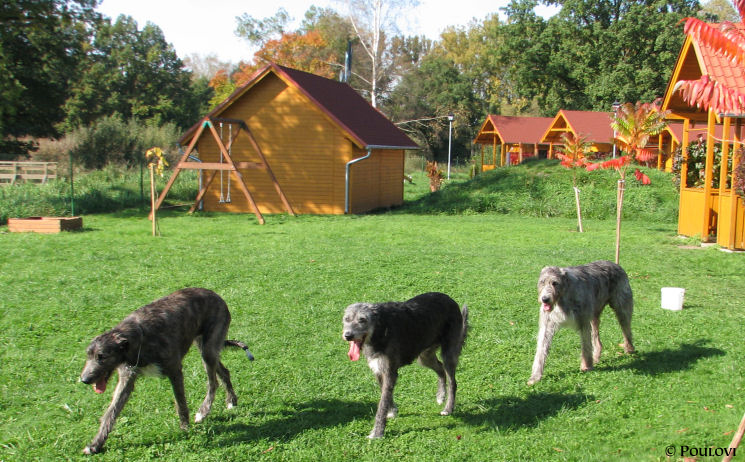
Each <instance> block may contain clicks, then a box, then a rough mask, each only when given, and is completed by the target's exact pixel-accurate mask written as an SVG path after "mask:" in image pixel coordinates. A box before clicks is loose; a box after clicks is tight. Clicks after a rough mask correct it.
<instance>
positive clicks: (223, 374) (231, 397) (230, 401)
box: [217, 361, 238, 409]
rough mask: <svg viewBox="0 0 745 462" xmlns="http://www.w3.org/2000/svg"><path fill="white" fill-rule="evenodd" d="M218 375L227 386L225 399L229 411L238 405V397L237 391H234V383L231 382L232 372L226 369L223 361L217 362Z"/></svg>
mask: <svg viewBox="0 0 745 462" xmlns="http://www.w3.org/2000/svg"><path fill="white" fill-rule="evenodd" d="M217 375H218V376H219V377H220V380H222V383H223V385H225V394H226V395H227V396H226V398H225V406H226V407H227V408H228V409H232V408H234V407H235V406H237V405H238V397H237V396H236V395H235V391H234V390H233V382H231V381H230V371H229V370H228V368H227V367H225V365H224V364H223V363H222V361H218V362H217Z"/></svg>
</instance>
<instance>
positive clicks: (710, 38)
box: [675, 0, 745, 114]
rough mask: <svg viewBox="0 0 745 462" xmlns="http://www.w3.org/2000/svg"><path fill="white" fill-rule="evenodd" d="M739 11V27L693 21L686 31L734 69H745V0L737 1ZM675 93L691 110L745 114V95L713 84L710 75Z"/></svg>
mask: <svg viewBox="0 0 745 462" xmlns="http://www.w3.org/2000/svg"><path fill="white" fill-rule="evenodd" d="M735 7H736V8H737V11H738V13H739V15H740V21H739V22H738V23H732V22H727V21H725V22H722V23H720V24H709V23H706V22H704V21H702V20H700V19H698V18H694V17H689V18H687V19H686V22H685V26H684V28H683V30H684V31H685V33H686V34H687V35H689V36H691V37H692V38H693V39H694V40H696V41H699V42H701V43H704V44H706V45H708V46H709V47H711V48H713V49H714V50H715V52H716V53H718V54H720V55H721V56H724V57H726V58H728V59H729V60H731V61H732V63H733V64H734V65H736V66H740V67H742V66H745V33H744V32H743V28H745V0H735ZM675 89H676V90H677V91H680V92H681V95H682V97H683V99H684V100H685V101H686V102H687V103H688V104H690V105H691V106H696V107H699V108H702V109H704V110H707V111H708V110H713V111H716V112H718V113H738V114H742V113H743V112H745V93H742V92H740V91H738V90H737V89H736V88H730V87H728V86H727V85H726V84H725V83H724V82H718V81H715V80H712V79H711V77H710V76H709V75H707V74H704V75H702V76H701V78H700V79H698V80H681V81H679V82H678V83H676V84H675Z"/></svg>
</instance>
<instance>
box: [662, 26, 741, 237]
mask: <svg viewBox="0 0 745 462" xmlns="http://www.w3.org/2000/svg"><path fill="white" fill-rule="evenodd" d="M702 75H708V76H709V77H710V78H711V79H712V80H715V81H718V82H721V83H723V84H725V85H727V86H728V87H730V88H736V89H737V90H738V91H740V92H745V70H743V69H742V68H741V67H739V66H737V65H735V64H733V63H731V62H730V61H729V60H728V59H726V58H724V57H721V56H719V55H717V54H716V53H715V52H714V50H712V49H711V48H710V47H708V46H706V45H705V44H703V43H699V42H697V41H696V40H693V39H692V38H691V37H687V38H686V40H685V42H684V44H683V46H682V48H681V50H680V54H679V55H678V60H677V62H676V64H675V69H674V70H673V73H672V75H671V77H670V81H669V82H668V85H667V90H666V92H665V98H664V102H663V106H662V109H663V110H670V111H671V112H670V115H669V116H668V118H669V119H670V120H671V121H673V122H677V123H678V124H681V125H682V133H681V140H680V142H681V144H682V146H683V159H684V161H683V163H682V165H681V182H680V183H681V184H680V211H679V215H678V232H679V233H680V234H683V235H686V236H701V239H702V240H703V241H704V242H716V243H718V244H719V245H721V246H722V247H725V248H728V249H745V204H744V203H743V199H742V198H740V197H738V196H737V194H735V193H734V192H733V190H732V187H731V180H730V179H728V177H729V176H730V175H731V173H732V171H733V170H734V168H735V167H736V166H737V164H738V163H739V162H742V161H743V159H742V157H743V156H742V155H741V154H740V153H741V150H742V148H743V146H744V145H745V127H744V126H745V122H744V119H745V114H716V113H714V112H713V111H704V110H702V109H698V108H695V107H691V106H689V105H688V104H687V103H686V102H685V101H683V99H682V98H681V96H680V94H679V93H678V92H676V91H674V87H675V84H676V83H677V82H678V81H679V80H696V79H698V78H700V77H701V76H702ZM698 134H702V136H705V139H706V164H705V169H704V185H703V186H702V187H694V186H693V185H689V184H687V182H686V178H687V176H688V171H687V169H688V165H687V159H688V156H687V147H688V145H689V143H690V142H691V141H694V137H697V136H698ZM717 144H718V145H720V146H721V152H722V155H721V168H720V177H719V178H718V180H719V181H718V182H715V181H714V180H715V179H714V170H715V169H714V167H715V166H714V163H715V158H714V157H715V156H714V146H715V145H717ZM730 159H731V161H732V162H731V164H732V168H728V163H729V160H730ZM717 183H718V185H719V186H718V187H714V184H717Z"/></svg>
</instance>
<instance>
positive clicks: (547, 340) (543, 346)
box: [528, 311, 558, 385]
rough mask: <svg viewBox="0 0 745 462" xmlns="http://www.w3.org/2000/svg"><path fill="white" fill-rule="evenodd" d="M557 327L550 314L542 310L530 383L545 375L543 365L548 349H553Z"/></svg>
mask: <svg viewBox="0 0 745 462" xmlns="http://www.w3.org/2000/svg"><path fill="white" fill-rule="evenodd" d="M557 329H558V325H557V324H556V323H555V322H553V321H551V319H550V318H549V314H547V313H546V312H543V311H542V312H541V315H540V328H539V329H538V344H537V346H536V351H535V359H534V360H533V370H532V373H531V374H530V380H528V385H533V384H535V383H537V382H538V381H539V380H541V377H543V366H544V364H545V363H546V357H547V356H548V351H549V350H550V349H551V340H553V338H554V334H555V333H556V330H557Z"/></svg>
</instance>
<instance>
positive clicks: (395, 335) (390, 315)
mask: <svg viewBox="0 0 745 462" xmlns="http://www.w3.org/2000/svg"><path fill="white" fill-rule="evenodd" d="M467 331H468V308H467V307H466V306H463V311H462V312H461V310H460V307H459V306H458V304H457V303H456V302H455V301H454V300H453V299H452V298H450V297H449V296H447V295H445V294H442V293H438V292H430V293H426V294H422V295H418V296H416V297H414V298H412V299H410V300H407V301H405V302H387V303H354V304H352V305H349V306H348V307H347V309H346V310H345V311H344V318H343V331H342V336H343V338H344V340H346V341H348V342H349V353H348V356H349V359H351V360H352V361H357V360H358V359H360V352H362V353H364V354H365V357H366V358H367V363H368V365H369V366H370V369H372V371H373V373H374V374H375V377H377V379H378V383H379V385H380V389H381V396H380V403H379V404H378V411H377V413H376V414H375V426H374V427H373V429H372V432H371V433H370V435H369V436H368V438H381V437H382V436H383V432H384V431H385V424H386V419H387V418H388V417H395V415H396V413H397V411H398V409H397V408H396V405H395V403H394V402H393V387H394V386H395V385H396V379H397V378H398V369H399V368H400V367H401V366H405V365H407V364H410V363H411V362H413V361H414V360H415V359H418V360H419V364H421V365H422V366H426V367H429V368H430V369H432V370H434V371H435V372H436V373H437V378H438V385H437V402H438V403H439V404H442V402H443V401H444V400H445V397H446V396H447V402H446V403H445V409H444V410H443V411H442V412H441V413H440V414H442V415H449V414H451V413H452V412H453V406H454V405H455V391H456V389H457V384H456V382H455V368H456V367H457V365H458V357H459V356H460V352H461V349H462V348H463V342H464V341H465V338H466V332H467ZM438 347H439V348H440V349H441V350H440V355H441V356H442V362H440V361H439V360H438V359H437V356H436V352H437V348H438ZM443 363H444V365H443ZM448 382H449V387H448Z"/></svg>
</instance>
